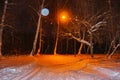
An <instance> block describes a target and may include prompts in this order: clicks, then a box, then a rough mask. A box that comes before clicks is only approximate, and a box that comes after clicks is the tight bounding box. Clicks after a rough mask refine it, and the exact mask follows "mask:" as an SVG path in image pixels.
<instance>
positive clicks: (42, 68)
mask: <svg viewBox="0 0 120 80" xmlns="http://www.w3.org/2000/svg"><path fill="white" fill-rule="evenodd" d="M48 57H49V58H48ZM50 57H51V56H42V57H37V58H34V60H35V61H33V62H31V63H29V64H25V65H22V66H12V67H6V68H3V69H0V80H120V62H119V61H117V62H115V61H113V62H111V61H102V62H100V63H99V61H100V60H97V59H95V60H96V61H95V60H93V59H79V58H76V57H75V58H73V57H71V56H69V58H68V57H65V56H60V57H59V58H58V56H56V61H57V63H56V62H55V61H54V60H55V58H54V59H53V56H52V57H51V58H50ZM46 58H47V59H46ZM58 59H59V60H60V61H59V60H58ZM64 59H66V60H64ZM69 59H70V60H71V61H70V60H69ZM67 60H68V61H67ZM106 62H107V63H109V64H107V63H106ZM50 64H51V65H50ZM106 64H107V65H106Z"/></svg>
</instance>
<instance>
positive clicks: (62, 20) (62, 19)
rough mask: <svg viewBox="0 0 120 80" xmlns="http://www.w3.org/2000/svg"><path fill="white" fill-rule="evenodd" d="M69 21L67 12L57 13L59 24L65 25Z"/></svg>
mask: <svg viewBox="0 0 120 80" xmlns="http://www.w3.org/2000/svg"><path fill="white" fill-rule="evenodd" d="M69 20H70V17H69V14H68V12H67V11H61V12H59V14H58V21H59V22H60V23H66V22H69Z"/></svg>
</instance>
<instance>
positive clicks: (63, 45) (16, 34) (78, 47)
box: [0, 0, 120, 56]
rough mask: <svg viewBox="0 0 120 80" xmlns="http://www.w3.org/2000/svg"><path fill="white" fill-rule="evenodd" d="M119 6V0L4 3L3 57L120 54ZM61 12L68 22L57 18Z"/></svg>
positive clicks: (1, 17)
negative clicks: (42, 11) (43, 9)
mask: <svg viewBox="0 0 120 80" xmlns="http://www.w3.org/2000/svg"><path fill="white" fill-rule="evenodd" d="M119 4H120V1H119V0H65V1H63V0H55V1H53V0H49V1H48V0H45V1H44V0H35V1H34V0H29V1H28V0H1V1H0V20H1V24H0V43H1V45H0V50H1V55H11V54H12V55H18V54H32V55H33V54H37V53H39V54H56V53H58V54H75V55H76V54H83V53H85V54H90V53H91V56H93V53H95V54H97V53H103V54H104V53H105V54H113V53H115V52H120V48H119V46H120V5H119ZM42 8H47V9H49V15H48V16H42V15H41V9H42ZM60 11H61V12H62V11H66V12H68V15H69V16H68V17H69V20H68V21H66V22H64V23H62V22H61V21H60V20H58V19H57V16H58V14H59V13H60ZM38 27H39V29H38ZM37 30H38V33H37ZM36 35H37V36H36ZM35 39H36V40H35Z"/></svg>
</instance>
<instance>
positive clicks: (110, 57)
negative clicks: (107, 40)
mask: <svg viewBox="0 0 120 80" xmlns="http://www.w3.org/2000/svg"><path fill="white" fill-rule="evenodd" d="M119 46H120V44H117V46H116V47H115V49H114V50H113V51H112V53H111V54H110V55H109V56H108V58H111V57H112V55H113V54H114V53H115V51H116V50H117V48H118V47H119Z"/></svg>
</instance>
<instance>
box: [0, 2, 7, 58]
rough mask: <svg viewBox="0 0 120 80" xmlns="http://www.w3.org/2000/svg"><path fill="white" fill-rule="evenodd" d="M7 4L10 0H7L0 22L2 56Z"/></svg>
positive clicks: (0, 54) (0, 53) (0, 52)
mask: <svg viewBox="0 0 120 80" xmlns="http://www.w3.org/2000/svg"><path fill="white" fill-rule="evenodd" d="M7 6H8V0H5V4H4V10H3V15H2V19H1V24H0V56H2V35H3V27H4V26H5V25H4V22H5V16H6V11H7Z"/></svg>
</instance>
